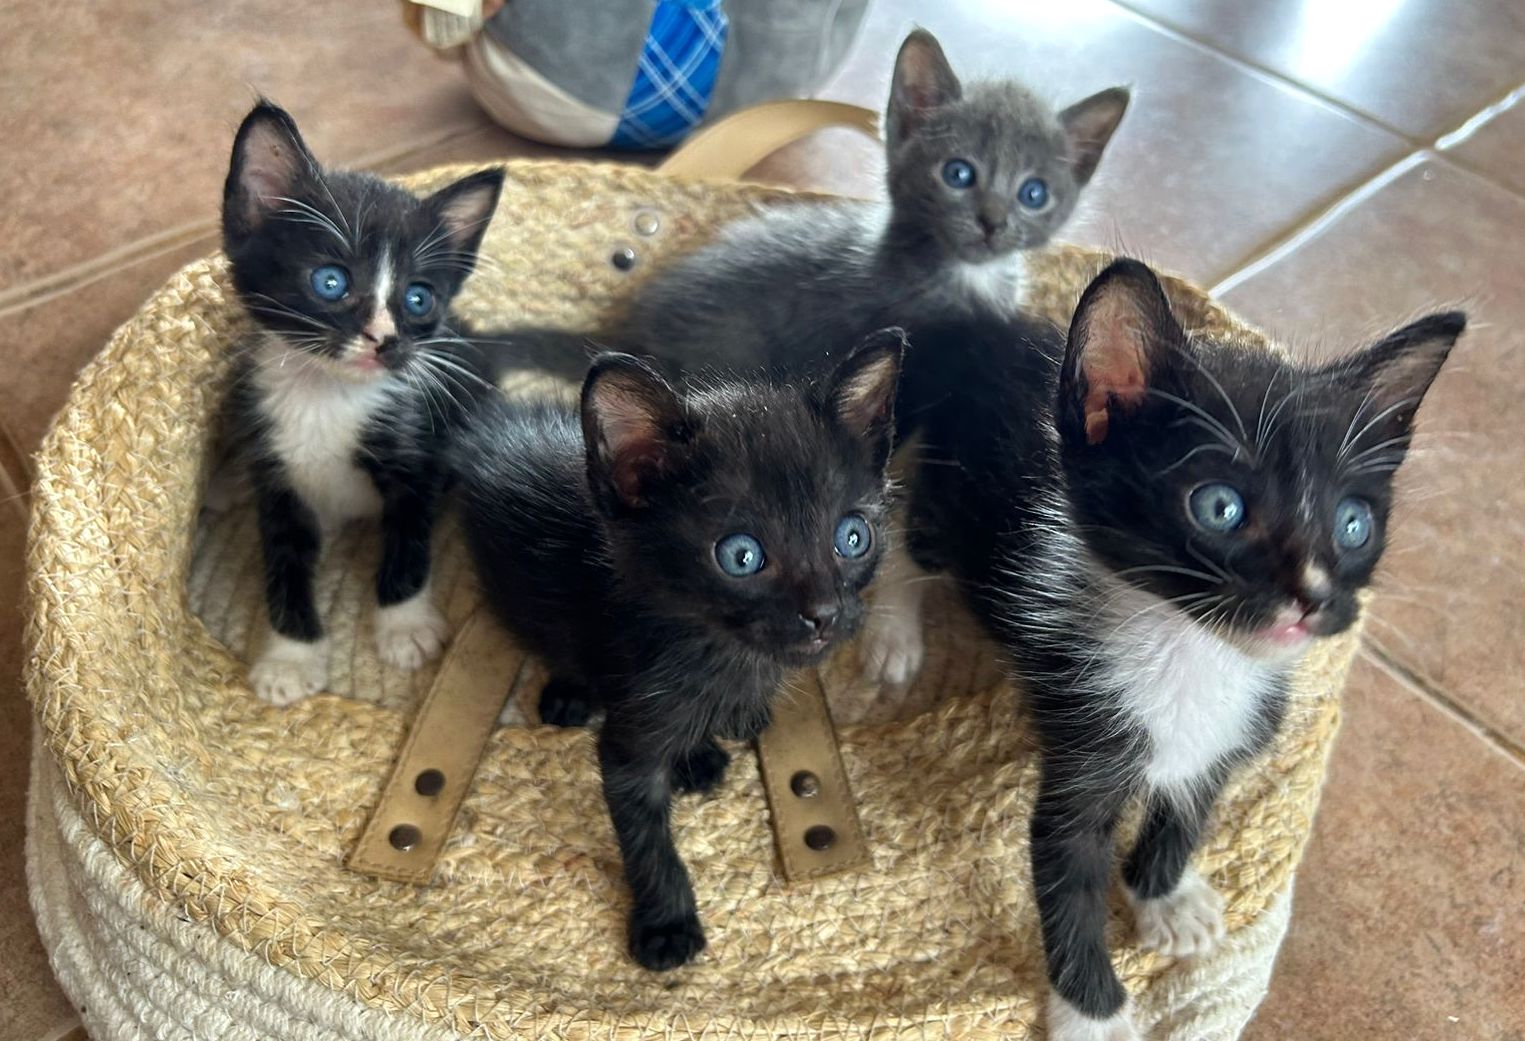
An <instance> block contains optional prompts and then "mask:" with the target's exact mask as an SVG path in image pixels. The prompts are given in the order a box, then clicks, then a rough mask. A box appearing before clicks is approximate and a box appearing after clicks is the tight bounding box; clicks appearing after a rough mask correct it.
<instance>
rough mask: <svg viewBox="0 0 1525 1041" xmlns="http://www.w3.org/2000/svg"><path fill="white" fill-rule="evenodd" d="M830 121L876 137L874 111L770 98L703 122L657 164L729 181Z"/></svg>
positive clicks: (681, 173) (671, 171)
mask: <svg viewBox="0 0 1525 1041" xmlns="http://www.w3.org/2000/svg"><path fill="white" fill-rule="evenodd" d="M835 126H841V127H851V128H852V129H854V130H860V131H862V132H863V133H865V134H867V135H868V136H869V137H871V138H874V139H875V140H878V138H879V114H878V113H877V112H873V111H870V110H869V109H866V108H863V107H862V106H859V105H848V104H846V103H844V102H841V101H770V102H767V103H766V104H762V105H753V106H752V107H750V108H744V109H742V110H741V111H740V112H733V113H731V114H730V115H729V116H726V117H725V118H724V119H721V120H719V121H717V122H715V123H712V124H710V125H709V126H707V127H705V128H704V129H703V130H701V131H699V132H698V133H697V134H694V135H693V136H692V137H690V138H689V139H688V140H687V141H685V142H684V143H683V145H682V146H681V147H679V148H678V149H677V151H675V152H673V153H672V154H671V155H669V156H668V157H667V159H666V160H665V161H663V163H662V164H661V165H660V166H658V167H657V169H658V170H660V171H661V172H662V173H664V174H668V175H669V176H672V177H681V178H685V179H703V178H709V179H723V180H731V181H734V180H736V179H737V178H739V177H740V176H741V175H742V174H744V173H746V172H747V171H748V170H750V169H752V167H754V166H756V165H757V164H758V163H760V162H762V161H763V160H764V159H766V158H768V156H770V155H772V154H773V153H774V152H776V151H778V150H779V149H780V148H783V147H784V146H785V145H787V144H789V143H791V142H793V141H798V140H799V139H800V138H802V137H805V136H807V135H809V134H813V133H815V132H816V131H817V130H824V129H825V128H827V127H835Z"/></svg>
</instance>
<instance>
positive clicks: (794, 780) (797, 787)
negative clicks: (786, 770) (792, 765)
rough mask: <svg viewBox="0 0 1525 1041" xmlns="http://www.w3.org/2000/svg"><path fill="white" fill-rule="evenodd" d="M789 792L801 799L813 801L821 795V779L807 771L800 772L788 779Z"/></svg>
mask: <svg viewBox="0 0 1525 1041" xmlns="http://www.w3.org/2000/svg"><path fill="white" fill-rule="evenodd" d="M789 790H790V791H792V792H793V793H794V794H795V795H797V796H799V797H800V798H801V799H814V798H815V797H816V796H817V795H820V794H821V779H820V778H819V777H817V776H816V775H815V774H813V773H811V772H810V771H809V770H801V771H800V772H799V773H797V774H795V775H794V776H793V777H791V778H789Z"/></svg>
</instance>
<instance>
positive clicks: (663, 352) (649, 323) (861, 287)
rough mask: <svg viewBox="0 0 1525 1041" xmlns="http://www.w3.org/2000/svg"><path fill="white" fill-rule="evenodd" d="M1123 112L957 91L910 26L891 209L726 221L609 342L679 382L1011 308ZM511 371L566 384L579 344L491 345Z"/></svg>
mask: <svg viewBox="0 0 1525 1041" xmlns="http://www.w3.org/2000/svg"><path fill="white" fill-rule="evenodd" d="M1127 104H1128V91H1127V90H1126V89H1124V88H1121V87H1114V88H1112V89H1110V90H1104V91H1102V92H1101V93H1099V94H1096V95H1093V96H1092V97H1089V98H1086V99H1085V100H1084V101H1080V102H1077V103H1076V104H1074V105H1072V106H1070V107H1069V108H1067V109H1065V110H1064V111H1062V112H1060V113H1058V114H1057V115H1055V114H1054V113H1053V112H1052V111H1051V110H1050V109H1049V108H1048V107H1047V106H1046V105H1044V104H1043V103H1042V102H1040V101H1039V100H1038V99H1037V98H1036V97H1034V96H1033V95H1032V94H1031V93H1029V92H1028V91H1027V90H1026V89H1025V88H1023V87H1022V86H1020V85H1019V84H1017V83H1015V82H1012V81H1010V80H997V81H993V82H986V83H974V84H970V85H969V86H968V87H965V86H964V85H963V84H962V83H960V82H959V79H958V77H957V76H956V75H954V72H953V69H952V68H951V67H950V66H949V64H948V60H947V58H946V57H945V56H944V55H943V51H942V48H941V47H940V46H939V45H938V42H937V40H936V38H934V37H933V36H932V34H931V33H929V32H927V31H926V30H924V29H917V30H916V31H914V32H912V33H911V34H910V35H909V36H908V37H907V38H906V40H905V42H904V43H903V44H902V45H901V48H900V53H899V55H898V56H897V58H896V60H895V71H894V76H893V81H892V84H891V87H890V99H889V108H888V111H887V113H886V116H885V138H886V152H887V159H888V188H889V203H888V205H884V204H880V203H870V202H857V201H851V200H837V201H831V202H818V203H809V204H802V205H794V206H781V207H777V208H775V209H772V210H769V211H767V212H765V213H763V214H762V215H760V216H758V217H755V218H751V219H748V220H743V221H739V222H736V223H734V224H732V225H730V226H729V227H727V228H726V229H725V230H724V231H723V232H722V233H721V235H720V237H719V238H718V239H717V240H716V241H714V242H713V243H711V244H709V245H707V246H705V247H704V248H702V249H699V250H698V251H696V252H694V253H693V254H691V255H689V256H687V257H684V258H681V259H679V260H677V261H676V262H673V263H671V264H669V265H667V266H666V267H664V268H663V269H662V270H661V271H660V272H657V273H655V274H653V275H652V276H651V278H650V279H649V280H648V281H646V282H645V283H644V284H643V285H642V286H641V288H640V290H639V291H638V292H637V293H636V295H635V297H634V299H633V300H632V302H631V309H630V312H629V315H628V318H627V319H626V320H625V321H624V322H623V323H622V324H621V325H620V327H619V328H618V329H617V330H616V331H614V332H613V333H611V338H612V340H613V342H616V343H620V344H623V345H625V346H629V347H632V348H639V349H640V350H641V351H644V352H649V353H651V354H652V355H653V356H655V357H656V358H657V359H658V360H660V361H661V362H663V363H664V364H666V365H667V366H669V367H671V368H674V369H678V370H692V369H698V368H703V367H706V366H722V367H729V368H733V369H736V370H738V371H744V370H746V369H748V368H752V367H756V366H759V365H767V366H776V367H780V368H785V369H788V370H790V371H801V369H802V367H811V366H816V365H819V364H821V363H822V354H823V345H827V346H831V345H841V344H850V343H856V342H857V341H858V340H859V339H861V338H862V337H863V336H864V335H866V334H867V333H868V332H870V331H871V330H874V329H878V328H881V327H884V326H890V325H910V324H916V323H921V322H925V321H929V320H934V319H935V318H937V317H938V316H941V315H944V314H948V313H952V314H958V313H963V312H965V311H967V310H969V309H971V308H974V309H979V308H993V309H995V310H997V311H999V312H1001V313H1006V312H1010V311H1012V310H1014V309H1015V308H1016V306H1017V302H1018V288H1019V283H1020V279H1021V270H1022V262H1021V254H1022V251H1023V250H1027V249H1033V248H1035V247H1038V246H1041V245H1043V244H1044V243H1046V242H1048V241H1049V239H1050V238H1051V237H1052V236H1053V235H1054V233H1055V232H1056V231H1058V230H1059V228H1060V227H1062V226H1063V225H1064V222H1065V221H1066V220H1067V219H1068V218H1069V216H1070V213H1071V212H1072V211H1073V210H1074V208H1075V204H1076V201H1077V200H1078V198H1079V196H1080V193H1081V190H1082V189H1083V188H1084V187H1085V185H1086V184H1087V183H1088V182H1089V181H1090V179H1091V175H1092V174H1093V173H1094V172H1095V171H1096V166H1097V164H1098V163H1099V162H1100V161H1101V156H1102V152H1103V150H1104V149H1105V148H1106V145H1107V142H1108V141H1109V140H1110V139H1111V137H1112V134H1113V132H1114V131H1115V130H1116V129H1117V126H1118V123H1119V122H1120V121H1121V119H1122V117H1123V113H1124V111H1125V109H1126V108H1127ZM501 341H502V342H503V344H504V346H503V347H502V348H501V349H496V350H495V354H497V355H498V360H499V362H500V363H501V364H504V365H505V366H508V367H515V368H517V367H524V366H536V367H541V368H547V369H550V370H552V371H555V372H558V373H561V374H565V375H572V374H573V373H574V372H578V371H580V368H581V367H582V366H585V365H586V362H587V359H586V354H585V352H584V350H583V343H584V342H585V341H584V337H583V336H582V335H580V334H574V333H566V332H557V331H552V330H520V331H518V332H509V333H504V334H502V335H501Z"/></svg>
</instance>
